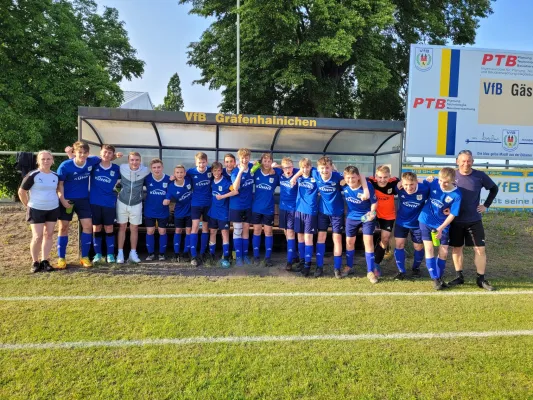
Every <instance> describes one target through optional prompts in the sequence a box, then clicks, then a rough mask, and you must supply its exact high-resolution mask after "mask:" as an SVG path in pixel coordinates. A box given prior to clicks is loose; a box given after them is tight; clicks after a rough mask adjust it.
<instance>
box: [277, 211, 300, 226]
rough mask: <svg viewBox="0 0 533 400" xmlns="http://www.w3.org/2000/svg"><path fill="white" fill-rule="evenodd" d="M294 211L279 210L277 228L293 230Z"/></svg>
mask: <svg viewBox="0 0 533 400" xmlns="http://www.w3.org/2000/svg"><path fill="white" fill-rule="evenodd" d="M295 212H296V211H288V210H279V227H280V228H281V229H291V230H294V213H295Z"/></svg>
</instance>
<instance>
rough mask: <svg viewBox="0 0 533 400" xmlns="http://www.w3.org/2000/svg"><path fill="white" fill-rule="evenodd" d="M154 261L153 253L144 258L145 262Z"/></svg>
mask: <svg viewBox="0 0 533 400" xmlns="http://www.w3.org/2000/svg"><path fill="white" fill-rule="evenodd" d="M154 260H155V253H150V254H148V257H146V261H154Z"/></svg>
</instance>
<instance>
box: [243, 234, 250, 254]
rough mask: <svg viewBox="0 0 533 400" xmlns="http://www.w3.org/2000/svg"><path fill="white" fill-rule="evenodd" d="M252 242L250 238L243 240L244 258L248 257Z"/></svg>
mask: <svg viewBox="0 0 533 400" xmlns="http://www.w3.org/2000/svg"><path fill="white" fill-rule="evenodd" d="M249 243H250V241H249V239H248V238H246V239H244V238H243V239H242V256H243V257H248V247H250V244H249Z"/></svg>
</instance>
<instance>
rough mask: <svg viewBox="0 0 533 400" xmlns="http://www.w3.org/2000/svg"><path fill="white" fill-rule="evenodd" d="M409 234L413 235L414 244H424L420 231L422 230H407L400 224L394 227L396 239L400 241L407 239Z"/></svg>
mask: <svg viewBox="0 0 533 400" xmlns="http://www.w3.org/2000/svg"><path fill="white" fill-rule="evenodd" d="M409 233H411V239H412V240H413V243H418V244H421V243H422V232H421V231H420V228H405V227H403V226H401V225H398V224H396V225H394V237H396V238H398V239H407V236H409Z"/></svg>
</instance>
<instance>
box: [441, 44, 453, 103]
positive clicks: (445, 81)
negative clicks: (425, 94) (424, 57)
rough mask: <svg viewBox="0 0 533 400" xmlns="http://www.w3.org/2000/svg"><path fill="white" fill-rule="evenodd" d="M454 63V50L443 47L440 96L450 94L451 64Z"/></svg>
mask: <svg viewBox="0 0 533 400" xmlns="http://www.w3.org/2000/svg"><path fill="white" fill-rule="evenodd" d="M451 63H452V50H451V49H442V60H441V64H440V97H448V96H449V95H450V65H451Z"/></svg>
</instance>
